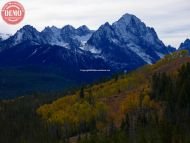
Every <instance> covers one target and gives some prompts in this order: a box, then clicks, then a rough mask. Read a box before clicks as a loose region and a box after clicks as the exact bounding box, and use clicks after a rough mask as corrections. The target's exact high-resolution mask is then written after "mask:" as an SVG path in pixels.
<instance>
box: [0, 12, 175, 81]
mask: <svg viewBox="0 0 190 143" xmlns="http://www.w3.org/2000/svg"><path fill="white" fill-rule="evenodd" d="M0 47H1V49H0V67H1V68H3V69H6V68H12V69H18V68H22V69H27V68H28V70H32V71H33V70H34V71H36V72H41V71H43V72H44V73H53V74H59V75H62V76H66V77H67V79H71V80H75V81H76V82H80V83H89V82H92V81H96V80H99V79H101V78H102V77H109V76H110V75H112V74H115V73H119V72H125V73H126V72H129V71H132V70H134V69H137V68H139V67H141V66H143V65H146V64H153V63H155V62H156V61H157V60H159V59H160V58H163V56H164V55H166V54H169V53H171V52H173V51H174V49H173V48H171V47H166V46H165V45H164V44H163V42H162V41H161V40H159V38H158V36H157V34H156V32H155V30H154V29H153V28H150V27H147V26H146V25H145V24H144V23H143V22H142V21H141V20H140V19H138V18H137V17H136V16H134V15H130V14H125V15H123V16H122V17H121V18H120V19H119V20H118V21H117V22H115V23H113V24H112V25H110V24H109V23H106V24H104V25H102V26H101V27H100V28H99V29H98V30H97V31H92V30H90V29H88V27H87V26H85V25H83V26H81V27H79V28H77V29H76V28H74V27H73V26H71V25H66V26H64V27H63V28H57V27H55V26H52V27H46V28H45V29H44V30H43V31H41V32H39V31H38V30H36V29H35V28H34V27H32V26H30V25H26V26H24V27H23V28H21V29H20V30H18V31H17V32H16V33H15V34H14V35H13V36H11V37H10V38H8V39H7V40H4V41H2V42H0ZM84 71H97V72H84ZM105 71H106V72H105Z"/></svg>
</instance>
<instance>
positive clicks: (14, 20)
mask: <svg viewBox="0 0 190 143" xmlns="http://www.w3.org/2000/svg"><path fill="white" fill-rule="evenodd" d="M1 16H2V18H3V20H4V21H5V22H6V23H7V24H11V25H15V24H18V23H20V22H21V21H22V20H23V19H24V16H25V9H24V7H23V5H22V4H21V3H19V2H16V1H10V2H8V3H6V4H5V5H4V6H3V8H2V10H1Z"/></svg>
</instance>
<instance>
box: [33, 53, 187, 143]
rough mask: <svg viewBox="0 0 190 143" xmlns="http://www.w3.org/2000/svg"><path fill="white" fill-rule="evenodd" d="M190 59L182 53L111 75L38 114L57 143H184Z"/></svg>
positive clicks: (53, 103)
mask: <svg viewBox="0 0 190 143" xmlns="http://www.w3.org/2000/svg"><path fill="white" fill-rule="evenodd" d="M189 62H190V58H189V57H188V53H187V52H186V51H181V52H176V53H174V54H172V55H168V56H166V57H165V58H164V59H162V60H160V61H159V62H157V63H156V64H155V65H148V66H144V67H142V68H140V69H138V70H136V71H134V72H131V73H128V74H121V75H116V76H115V77H114V78H113V79H111V80H108V81H106V82H103V83H99V84H95V85H91V86H86V87H83V88H81V89H80V90H78V91H76V92H75V93H74V94H71V95H68V96H66V97H63V98H60V99H58V100H56V101H53V102H52V103H51V104H45V105H43V106H41V107H40V108H38V109H37V114H38V115H39V116H40V117H41V119H42V121H43V122H44V123H46V126H48V127H49V126H50V127H51V126H52V125H54V126H56V127H57V128H56V133H55V135H56V137H57V139H58V140H59V141H62V142H67V141H71V142H85V143H86V142H89V143H94V142H98V143H101V142H103V143H104V142H105V143H106V142H115V143H120V142H121V143H122V142H123V143H126V142H135V143H136V142H138V143H145V142H154V143H155V142H156V143H157V142H158V143H163V142H165V143H169V142H172V143H180V142H181V143H182V142H189V141H190V138H189V121H190V119H189V117H190V116H189V115H190V110H189V106H190V97H189V95H190V90H189V85H190V77H189V75H190V63H189Z"/></svg>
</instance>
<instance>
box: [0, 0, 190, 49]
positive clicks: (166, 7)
mask: <svg viewBox="0 0 190 143" xmlns="http://www.w3.org/2000/svg"><path fill="white" fill-rule="evenodd" d="M6 2H8V0H1V1H0V7H2V6H3V5H4V4H5V3H6ZM19 2H21V3H22V4H23V5H24V7H25V9H26V17H25V19H24V21H23V22H22V23H20V24H19V25H16V26H10V25H7V24H5V23H4V22H3V21H2V19H0V32H4V33H14V32H16V30H18V29H19V28H21V27H22V26H23V25H25V24H31V25H33V26H34V27H36V28H37V29H38V30H39V31H41V30H42V29H43V28H44V27H45V26H52V25H55V26H57V27H63V26H64V25H66V24H71V25H73V26H75V27H79V26H80V25H83V24H86V25H87V26H89V27H90V28H91V29H97V28H98V27H99V26H100V25H101V24H104V23H105V22H107V21H108V22H110V23H113V22H114V21H116V20H117V19H119V18H120V17H121V16H122V15H123V14H125V13H131V14H134V15H136V16H137V17H139V18H140V19H141V20H142V21H144V22H145V23H146V24H147V25H148V26H150V27H154V28H155V30H156V32H157V33H158V35H159V37H160V38H161V40H163V41H164V43H166V44H171V45H174V46H178V45H179V44H180V43H181V42H183V41H184V40H185V39H186V38H187V37H190V27H189V26H190V19H189V17H190V5H189V0H160V1H153V0H103V1H102V0H72V1H71V0H56V1H55V0H32V1H30V2H29V1H28V0H19Z"/></svg>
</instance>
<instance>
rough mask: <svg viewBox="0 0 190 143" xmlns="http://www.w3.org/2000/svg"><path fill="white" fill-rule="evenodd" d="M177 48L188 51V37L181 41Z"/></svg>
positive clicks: (189, 41) (189, 46) (189, 42)
mask: <svg viewBox="0 0 190 143" xmlns="http://www.w3.org/2000/svg"><path fill="white" fill-rule="evenodd" d="M179 50H188V51H189V52H190V39H186V40H185V41H184V42H183V43H181V45H180V47H179Z"/></svg>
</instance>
